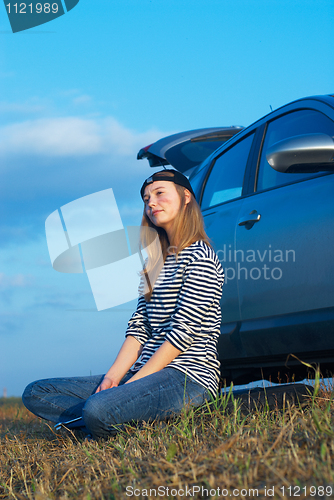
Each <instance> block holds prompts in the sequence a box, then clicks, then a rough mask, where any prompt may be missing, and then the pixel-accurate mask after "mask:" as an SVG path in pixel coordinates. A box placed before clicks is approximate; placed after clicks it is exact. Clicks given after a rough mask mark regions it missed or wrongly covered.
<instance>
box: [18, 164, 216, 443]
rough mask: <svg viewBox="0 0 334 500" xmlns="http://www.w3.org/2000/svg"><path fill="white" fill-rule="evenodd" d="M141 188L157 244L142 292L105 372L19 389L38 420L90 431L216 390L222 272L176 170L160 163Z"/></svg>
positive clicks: (193, 401)
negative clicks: (77, 424) (159, 168)
mask: <svg viewBox="0 0 334 500" xmlns="http://www.w3.org/2000/svg"><path fill="white" fill-rule="evenodd" d="M141 196H142V198H143V201H144V214H143V220H142V227H143V230H144V229H145V228H146V227H149V228H154V229H155V230H156V231H157V232H158V235H159V240H158V241H159V249H157V248H156V247H154V245H149V246H148V249H149V250H148V259H147V261H146V264H145V268H144V270H143V273H142V287H141V290H142V294H141V295H140V297H139V300H138V306H137V310H136V311H135V313H134V314H133V316H132V318H131V319H130V321H129V323H128V328H127V331H126V339H125V341H124V343H123V345H122V347H121V349H120V351H119V353H118V355H117V358H116V360H115V362H114V363H113V365H112V366H111V368H110V369H109V370H108V372H107V373H106V374H105V375H100V376H91V377H75V378H73V377H72V378H57V379H49V380H40V381H37V382H33V383H32V384H30V385H28V387H27V388H26V389H25V391H24V394H23V402H24V404H25V406H26V407H27V408H28V409H29V410H30V411H32V412H33V413H35V414H36V415H38V416H40V417H42V418H45V419H48V420H51V421H54V422H66V421H68V420H70V419H75V418H77V417H82V419H81V422H82V423H81V425H83V424H84V426H85V428H86V429H87V430H88V432H89V433H91V434H92V436H93V437H94V438H99V437H107V436H110V435H111V434H114V433H115V432H117V429H118V428H119V427H120V426H121V425H122V424H124V423H127V422H132V421H143V420H145V421H148V420H154V419H163V418H166V417H168V416H169V415H172V414H177V413H180V412H181V410H182V408H183V407H184V406H185V405H193V406H199V405H201V404H203V403H204V402H205V401H206V399H209V398H210V395H212V396H215V395H216V393H217V388H218V381H219V362H218V360H217V341H218V336H219V330H220V322H221V312H220V303H219V300H220V298H221V294H222V286H223V281H224V274H223V270H222V268H221V265H220V262H219V260H218V258H217V256H216V254H215V252H214V250H213V249H212V248H211V246H210V244H209V242H208V238H207V236H206V234H205V231H204V228H203V220H202V215H201V212H200V208H199V206H198V204H197V202H196V200H195V196H194V193H193V191H192V188H191V185H190V183H189V181H188V179H187V178H186V177H185V176H184V175H182V174H181V173H180V172H177V171H175V170H162V171H160V172H156V173H155V174H153V175H152V176H151V177H149V178H148V179H146V181H145V182H144V184H143V186H142V188H141ZM158 250H160V255H161V253H162V259H161V258H160V259H159V251H158ZM159 262H160V264H159ZM131 367H132V368H131Z"/></svg>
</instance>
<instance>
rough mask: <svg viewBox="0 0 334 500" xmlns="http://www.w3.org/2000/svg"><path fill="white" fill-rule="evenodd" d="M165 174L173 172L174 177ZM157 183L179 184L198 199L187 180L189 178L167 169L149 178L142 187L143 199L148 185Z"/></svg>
mask: <svg viewBox="0 0 334 500" xmlns="http://www.w3.org/2000/svg"><path fill="white" fill-rule="evenodd" d="M165 172H171V173H172V174H173V177H172V176H171V175H164V174H165ZM155 181H169V182H174V184H178V185H179V186H183V187H184V188H186V189H188V190H189V191H190V192H191V194H192V195H193V197H194V198H195V199H196V196H195V193H194V191H193V188H192V187H191V184H190V182H189V180H188V179H187V177H186V176H185V175H183V174H181V172H179V171H178V170H170V169H169V170H168V169H165V170H160V171H159V172H155V173H154V174H153V175H151V176H150V177H148V178H147V179H146V181H144V184H143V185H142V187H141V190H140V194H141V197H142V198H143V199H144V192H145V188H146V186H148V184H152V182H155Z"/></svg>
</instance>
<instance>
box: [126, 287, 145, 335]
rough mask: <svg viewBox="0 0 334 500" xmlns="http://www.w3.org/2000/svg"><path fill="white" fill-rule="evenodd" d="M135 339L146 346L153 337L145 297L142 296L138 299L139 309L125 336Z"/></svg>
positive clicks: (131, 319) (132, 318)
mask: <svg viewBox="0 0 334 500" xmlns="http://www.w3.org/2000/svg"><path fill="white" fill-rule="evenodd" d="M129 335H131V336H132V337H135V339H136V340H138V342H140V344H142V345H144V344H145V342H147V340H148V339H149V338H151V337H152V329H151V325H150V322H149V320H148V316H147V310H146V301H145V297H144V296H143V295H141V296H140V297H139V299H138V304H137V309H136V311H135V312H134V313H133V315H132V317H131V318H130V320H129V322H128V327H127V329H126V332H125V336H126V337H128V336H129Z"/></svg>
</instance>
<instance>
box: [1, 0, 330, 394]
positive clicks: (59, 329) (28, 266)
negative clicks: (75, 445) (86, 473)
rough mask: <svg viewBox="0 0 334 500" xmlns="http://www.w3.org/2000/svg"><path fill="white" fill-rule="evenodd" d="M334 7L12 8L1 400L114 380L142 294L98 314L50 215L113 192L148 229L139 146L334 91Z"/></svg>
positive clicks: (316, 2) (195, 3) (106, 4)
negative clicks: (50, 244) (58, 252)
mask: <svg viewBox="0 0 334 500" xmlns="http://www.w3.org/2000/svg"><path fill="white" fill-rule="evenodd" d="M333 14H334V3H333V1H332V0H328V1H327V0H293V1H291V0H289V1H286V0H234V1H233V2H227V1H226V0H209V1H208V0H192V1H191V2H190V1H185V0H122V1H120V0H80V2H79V4H78V5H77V6H76V7H75V8H74V9H72V10H71V11H70V12H68V13H66V14H65V15H64V16H61V17H59V18H58V19H56V20H54V21H52V22H50V23H47V24H44V25H41V26H38V27H36V28H33V29H30V30H27V31H23V32H19V33H15V34H13V33H12V32H11V29H10V25H9V21H8V18H7V16H6V10H5V7H4V6H1V8H0V194H1V196H0V210H1V219H0V314H1V318H0V348H1V365H0V395H1V393H2V389H3V387H6V388H7V392H8V394H9V395H20V394H21V392H22V391H23V389H24V387H25V385H26V384H27V383H28V382H30V381H32V380H33V379H36V378H45V377H51V376H58V375H59V376H66V375H89V374H90V373H93V374H97V373H103V372H104V371H105V370H107V369H108V368H109V366H110V364H111V363H112V361H113V359H114V357H115V354H116V353H117V350H118V348H119V347H120V345H121V342H122V339H123V335H124V330H125V328H126V323H127V319H128V317H129V316H130V315H131V311H132V310H133V308H134V305H135V304H134V303H129V304H125V305H123V306H120V307H118V308H113V309H109V310H106V311H102V312H97V311H96V308H95V304H94V300H93V296H92V292H91V289H90V287H89V283H88V280H87V276H86V275H74V274H61V273H57V272H56V271H54V270H53V268H52V266H51V263H50V259H49V255H48V249H47V245H46V238H45V232H44V224H45V220H46V218H47V217H48V215H49V214H51V213H52V212H53V211H54V210H56V209H58V208H59V207H60V206H62V205H64V204H66V203H69V202H70V201H73V200H75V199H77V198H80V197H82V196H85V195H88V194H90V193H94V192H97V191H100V190H102V189H107V188H110V187H111V188H112V189H113V190H114V193H115V197H116V200H117V203H118V206H119V210H120V214H121V217H122V220H123V223H124V224H138V223H139V222H140V218H141V211H142V205H141V200H140V196H139V188H140V186H141V183H142V181H143V179H144V178H145V177H147V175H149V173H150V172H151V170H150V169H149V167H148V164H147V163H146V162H145V161H140V162H139V161H137V160H136V154H137V152H138V150H139V149H140V148H141V147H143V146H145V145H147V144H150V143H151V142H153V141H154V140H157V139H159V138H161V137H163V136H165V135H168V134H170V133H173V132H179V131H183V130H189V129H195V128H201V127H211V126H225V125H249V124H250V123H252V122H253V121H254V120H256V119H258V118H260V117H261V116H263V115H265V114H267V113H269V112H270V107H272V109H276V108H278V107H279V106H281V105H284V104H286V103H287V102H290V101H292V100H294V99H297V98H299V97H304V96H307V95H317V94H328V93H332V92H333V91H334V84H333V81H334V65H333V63H332V57H331V47H332V41H333V35H332V20H333Z"/></svg>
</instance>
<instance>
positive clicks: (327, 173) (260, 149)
mask: <svg viewBox="0 0 334 500" xmlns="http://www.w3.org/2000/svg"><path fill="white" fill-rule="evenodd" d="M299 111H314V112H316V113H321V114H323V115H324V116H326V118H328V119H329V120H332V121H333V124H334V120H333V118H332V117H330V116H328V114H327V113H324V112H323V111H321V110H319V109H316V108H314V107H307V106H305V107H300V108H294V109H290V110H286V112H285V113H282V114H280V115H278V116H274V117H272V118H271V119H270V120H267V121H266V122H265V123H264V124H263V135H262V140H261V144H260V147H259V151H258V157H257V162H256V168H255V170H254V175H253V176H252V177H253V179H254V180H253V181H252V182H251V184H252V186H253V191H252V193H253V194H259V193H265V192H267V191H271V190H273V189H279V188H281V187H283V186H289V185H291V184H296V183H298V182H304V181H307V180H310V179H314V178H318V177H323V176H325V175H332V174H334V172H315V173H314V174H311V175H309V176H307V177H305V178H303V179H295V180H293V179H291V180H290V181H288V182H285V183H284V184H279V185H277V186H270V187H268V188H265V189H261V190H257V183H258V178H259V171H260V163H261V157H262V151H263V147H264V142H265V139H266V135H267V131H268V127H269V125H270V124H271V123H272V122H274V121H277V120H279V119H280V118H283V116H286V115H290V114H292V113H297V112H299ZM287 175H288V174H287Z"/></svg>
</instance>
